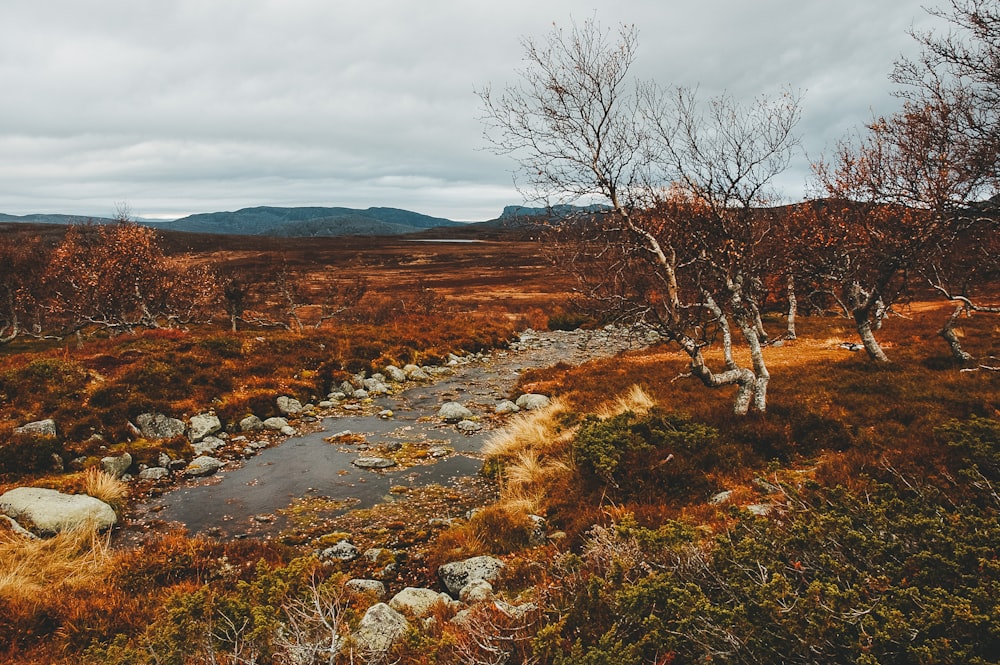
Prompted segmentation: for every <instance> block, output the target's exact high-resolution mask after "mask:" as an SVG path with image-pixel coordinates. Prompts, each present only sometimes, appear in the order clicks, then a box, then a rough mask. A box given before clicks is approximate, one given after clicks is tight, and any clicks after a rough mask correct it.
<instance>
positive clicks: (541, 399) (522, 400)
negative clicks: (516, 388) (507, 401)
mask: <svg viewBox="0 0 1000 665" xmlns="http://www.w3.org/2000/svg"><path fill="white" fill-rule="evenodd" d="M515 404H517V406H518V408H521V409H524V410H525V411H534V410H535V409H544V408H545V407H547V406H548V405H549V398H548V397H546V396H545V395H539V394H537V393H526V394H524V395H521V396H520V397H518V398H517V402H515Z"/></svg>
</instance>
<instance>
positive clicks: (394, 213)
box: [156, 206, 462, 237]
mask: <svg viewBox="0 0 1000 665" xmlns="http://www.w3.org/2000/svg"><path fill="white" fill-rule="evenodd" d="M460 225H462V222H454V221H452V220H450V219H444V218H441V217H430V216H428V215H421V214H420V213H416V212H410V211H409V210H400V209H398V208H368V209H367V210H359V209H354V208H322V207H310V208H277V207H271V206H261V207H256V208H243V209H242V210H237V211H235V212H210V213H201V214H197V215H190V216H188V217H184V218H182V219H178V220H176V221H173V222H161V223H159V224H157V225H156V227H157V228H160V229H163V230H165V231H189V232H193V233H221V234H239V235H253V236H283V237H309V236H342V235H401V234H405V233H415V232H417V231H422V230H424V229H430V228H435V227H439V226H460Z"/></svg>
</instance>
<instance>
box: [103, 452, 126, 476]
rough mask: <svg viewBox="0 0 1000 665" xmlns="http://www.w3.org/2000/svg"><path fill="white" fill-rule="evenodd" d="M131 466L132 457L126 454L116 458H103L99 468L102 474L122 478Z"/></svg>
mask: <svg viewBox="0 0 1000 665" xmlns="http://www.w3.org/2000/svg"><path fill="white" fill-rule="evenodd" d="M131 466H132V456H131V455H129V454H128V453H125V454H124V455H118V456H117V457H104V458H102V459H101V468H102V469H103V470H104V473H106V474H108V475H110V476H114V477H115V478H121V477H122V476H124V475H125V474H126V473H127V472H128V470H129V467H131Z"/></svg>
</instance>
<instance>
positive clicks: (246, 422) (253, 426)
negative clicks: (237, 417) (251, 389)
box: [240, 414, 264, 432]
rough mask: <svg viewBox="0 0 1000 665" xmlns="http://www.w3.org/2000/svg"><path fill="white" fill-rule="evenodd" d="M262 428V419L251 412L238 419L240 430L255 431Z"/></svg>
mask: <svg viewBox="0 0 1000 665" xmlns="http://www.w3.org/2000/svg"><path fill="white" fill-rule="evenodd" d="M262 429H264V421H263V420H261V419H260V418H258V417H257V416H255V415H253V414H250V415H249V416H247V417H246V418H244V419H243V420H241V421H240V431H241V432H257V431H259V430H262Z"/></svg>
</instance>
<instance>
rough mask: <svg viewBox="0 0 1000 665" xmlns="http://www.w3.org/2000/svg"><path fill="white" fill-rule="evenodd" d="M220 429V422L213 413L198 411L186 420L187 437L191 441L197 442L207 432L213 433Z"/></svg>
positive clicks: (207, 433) (206, 434)
mask: <svg viewBox="0 0 1000 665" xmlns="http://www.w3.org/2000/svg"><path fill="white" fill-rule="evenodd" d="M220 429H222V422H221V421H220V420H219V417H218V416H217V415H215V414H214V413H199V414H198V415H196V416H191V420H190V421H189V422H188V439H190V440H191V443H198V442H199V441H201V440H202V439H204V438H205V437H206V436H208V435H209V434H215V433H216V432H218V431H219V430H220Z"/></svg>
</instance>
